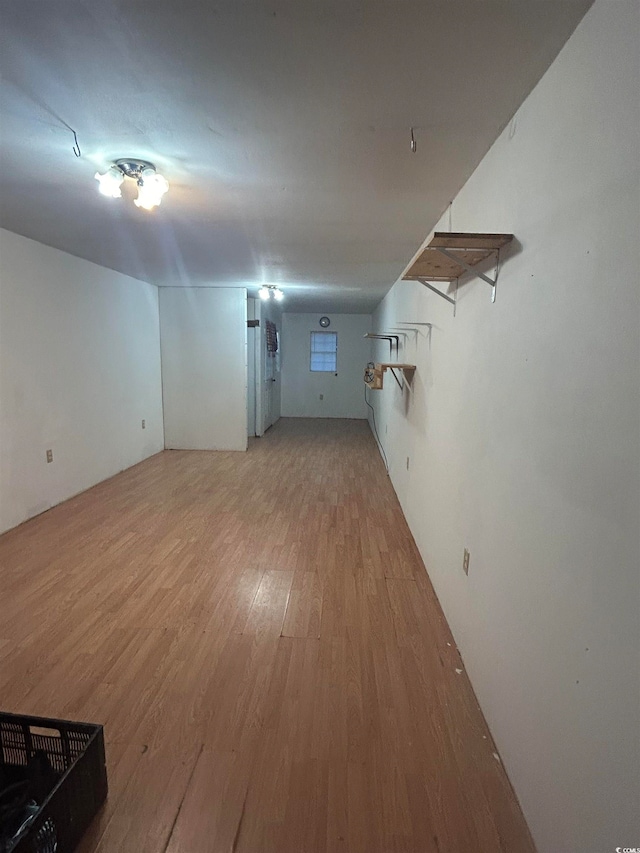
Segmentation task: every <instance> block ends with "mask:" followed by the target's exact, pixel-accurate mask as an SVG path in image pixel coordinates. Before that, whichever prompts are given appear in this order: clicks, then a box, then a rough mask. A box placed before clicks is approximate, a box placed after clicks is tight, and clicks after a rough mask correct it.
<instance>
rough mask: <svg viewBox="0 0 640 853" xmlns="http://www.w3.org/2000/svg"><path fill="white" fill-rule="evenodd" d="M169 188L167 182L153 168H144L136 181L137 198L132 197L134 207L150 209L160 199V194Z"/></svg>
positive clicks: (157, 203) (158, 202)
mask: <svg viewBox="0 0 640 853" xmlns="http://www.w3.org/2000/svg"><path fill="white" fill-rule="evenodd" d="M168 189H169V182H168V181H167V179H166V178H164V177H163V176H162V175H159V174H158V173H157V172H155V171H154V170H153V169H145V170H144V171H143V172H142V176H141V177H140V180H139V182H138V198H136V199H134V202H133V203H134V204H135V205H136V207H142V208H144V209H145V210H151V209H152V208H154V207H156V206H157V205H159V204H160V202H161V201H162V196H163V195H164V194H165V193H166V192H167V190H168Z"/></svg>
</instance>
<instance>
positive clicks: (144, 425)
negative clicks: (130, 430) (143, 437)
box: [142, 418, 147, 429]
mask: <svg viewBox="0 0 640 853" xmlns="http://www.w3.org/2000/svg"><path fill="white" fill-rule="evenodd" d="M146 428H147V422H146V421H145V419H144V418H143V419H142V429H146Z"/></svg>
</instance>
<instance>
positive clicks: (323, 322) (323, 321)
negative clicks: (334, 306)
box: [318, 317, 331, 329]
mask: <svg viewBox="0 0 640 853" xmlns="http://www.w3.org/2000/svg"><path fill="white" fill-rule="evenodd" d="M318 322H319V323H320V325H321V326H322V328H323V329H328V328H329V326H330V325H331V320H330V319H329V318H328V317H320V320H319V321H318Z"/></svg>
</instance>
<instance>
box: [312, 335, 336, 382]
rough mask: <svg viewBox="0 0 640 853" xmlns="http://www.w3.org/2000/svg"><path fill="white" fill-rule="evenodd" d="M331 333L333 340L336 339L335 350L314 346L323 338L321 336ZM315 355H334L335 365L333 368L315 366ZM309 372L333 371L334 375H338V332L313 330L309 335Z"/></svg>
mask: <svg viewBox="0 0 640 853" xmlns="http://www.w3.org/2000/svg"><path fill="white" fill-rule="evenodd" d="M321 335H322V336H325V339H326V337H327V336H329V335H331V336H332V338H333V340H334V341H335V349H333V350H318V349H315V348H314V342H315V341H319V340H321V339H322V338H321V337H320V336H321ZM314 355H320V356H333V358H334V366H333V367H331V368H324V367H314V366H313V357H314ZM309 372H310V373H333V374H334V375H336V376H337V375H338V333H337V332H325V331H322V332H316V331H311V333H310V336H309Z"/></svg>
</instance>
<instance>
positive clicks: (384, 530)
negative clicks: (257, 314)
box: [0, 420, 534, 853]
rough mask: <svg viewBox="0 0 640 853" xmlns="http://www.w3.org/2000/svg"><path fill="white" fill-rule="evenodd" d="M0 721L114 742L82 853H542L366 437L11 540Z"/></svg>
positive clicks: (274, 449) (290, 430)
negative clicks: (77, 724)
mask: <svg viewBox="0 0 640 853" xmlns="http://www.w3.org/2000/svg"><path fill="white" fill-rule="evenodd" d="M0 597H1V606H0V704H1V705H2V707H3V708H4V709H5V710H9V711H15V712H22V713H31V714H37V715H44V716H54V717H63V718H68V719H77V720H86V721H90V722H100V723H103V724H104V725H105V732H106V741H107V760H108V773H109V783H110V795H109V799H108V802H107V804H106V806H105V808H104V809H103V812H102V813H101V814H100V816H99V817H98V818H97V819H96V821H95V822H94V824H93V825H92V827H91V828H90V830H89V833H88V835H87V837H86V838H85V840H84V842H83V844H82V848H81V853H90V851H99V853H114V851H117V853H147V851H148V853H165V851H168V853H232V851H233V852H234V853H305V851H308V852H309V853H324V851H327V853H329V851H330V853H338V851H344V853H395V851H398V853H431V851H433V853H444V851H449V852H450V853H466V851H469V853H471V851H474V853H476V852H477V851H482V853H491V851H507V853H520V851H532V850H533V849H534V848H533V844H532V842H531V839H530V836H529V833H528V830H527V827H526V824H525V822H524V819H523V817H522V814H521V812H520V809H519V807H518V804H517V801H516V799H515V797H514V795H513V792H512V790H511V788H510V785H509V782H508V779H507V777H506V775H505V773H504V770H503V768H502V766H501V764H500V763H499V761H498V760H496V758H495V757H494V753H495V752H496V748H495V746H494V745H493V743H492V740H491V735H490V733H489V731H488V729H487V727H486V724H485V722H484V719H483V717H482V714H481V712H480V710H479V708H478V705H477V701H476V699H475V696H474V694H473V691H472V689H471V686H470V684H469V681H468V679H467V677H466V674H465V673H464V671H463V672H462V673H457V672H456V670H460V669H463V667H462V663H461V660H460V657H459V655H458V653H457V651H456V648H455V643H454V641H453V638H452V636H451V633H450V631H449V628H448V626H447V623H446V621H445V619H444V617H443V615H442V612H441V610H440V607H439V605H438V602H437V600H436V598H435V595H434V593H433V590H432V588H431V585H430V582H429V579H428V576H427V574H426V572H425V569H424V566H423V564H422V561H421V559H420V557H419V554H418V552H417V549H416V547H415V545H414V542H413V539H412V537H411V535H410V533H409V530H408V528H407V525H406V522H405V520H404V517H403V515H402V512H401V510H400V507H399V504H398V501H397V499H396V497H395V494H394V492H393V489H392V487H391V484H390V481H389V479H388V477H387V476H386V474H385V471H384V467H383V465H382V462H381V460H380V457H379V454H378V452H377V449H376V447H375V444H374V442H373V439H372V437H371V434H370V432H369V429H368V425H367V424H366V422H364V421H330V420H314V421H310V420H281V421H279V422H278V424H277V425H276V426H275V427H273V428H272V429H271V430H270V431H269V432H268V433H267V434H266V435H265V436H264V437H263V438H262V439H256V440H252V442H251V445H250V448H249V451H248V452H247V453H246V454H243V453H208V452H194V451H191V452H181V451H180V452H179V451H169V452H164V453H161V454H159V455H158V456H155V457H153V458H152V459H149V460H147V461H145V462H143V463H141V464H140V465H137V466H135V467H134V468H131V469H129V470H128V471H125V472H123V473H122V474H119V475H118V476H117V477H114V478H113V479H111V480H109V481H107V482H105V483H102V484H100V485H98V486H96V487H94V488H93V489H90V490H89V491H88V492H85V493H84V494H82V495H80V496H78V497H76V498H73V499H72V500H70V501H67V502H66V503H64V504H62V505H60V506H59V507H56V508H54V509H52V510H50V511H49V512H47V513H45V514H43V515H41V516H39V517H38V518H35V519H32V520H31V521H29V522H27V523H26V524H24V525H22V526H21V527H19V528H16V529H15V530H12V531H10V532H8V533H6V534H5V535H4V536H2V537H0Z"/></svg>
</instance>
